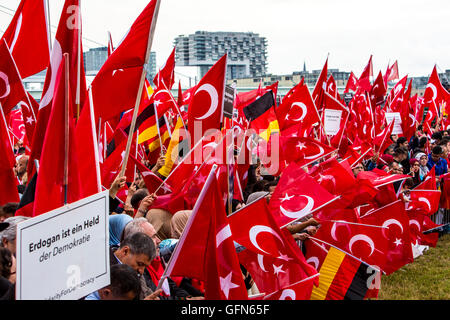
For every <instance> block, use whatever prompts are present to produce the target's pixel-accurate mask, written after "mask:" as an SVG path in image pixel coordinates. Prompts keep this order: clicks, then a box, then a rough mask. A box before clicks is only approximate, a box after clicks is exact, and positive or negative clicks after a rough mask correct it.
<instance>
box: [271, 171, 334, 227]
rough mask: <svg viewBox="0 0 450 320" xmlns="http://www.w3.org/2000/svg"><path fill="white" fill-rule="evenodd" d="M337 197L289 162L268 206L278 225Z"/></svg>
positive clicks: (297, 217) (310, 212) (317, 208)
mask: <svg viewBox="0 0 450 320" xmlns="http://www.w3.org/2000/svg"><path fill="white" fill-rule="evenodd" d="M336 199H337V198H336V197H334V196H333V195H331V194H330V193H329V192H328V191H327V190H325V189H324V188H323V187H322V186H320V185H319V184H318V183H317V182H316V181H314V179H313V178H311V177H310V176H309V175H308V174H307V173H305V172H304V171H303V169H302V168H301V167H300V166H299V165H297V164H295V163H291V164H290V165H289V166H288V167H287V168H286V169H285V170H284V172H283V175H282V176H281V178H280V181H279V182H278V185H277V187H276V189H275V191H274V193H273V195H272V197H271V199H270V203H269V207H270V210H271V212H272V214H273V215H274V218H275V220H276V222H277V224H278V226H280V227H283V226H284V225H286V224H288V223H290V222H293V221H295V220H298V219H301V218H303V217H305V216H307V215H309V214H312V213H313V212H315V211H317V210H319V209H321V208H323V207H324V206H326V205H328V204H330V203H332V202H333V201H335V200H336Z"/></svg>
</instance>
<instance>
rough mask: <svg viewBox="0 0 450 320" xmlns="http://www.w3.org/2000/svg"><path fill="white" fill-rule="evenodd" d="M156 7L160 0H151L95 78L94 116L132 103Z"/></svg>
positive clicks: (104, 115)
mask: <svg viewBox="0 0 450 320" xmlns="http://www.w3.org/2000/svg"><path fill="white" fill-rule="evenodd" d="M158 9H159V1H158V0H152V1H150V3H149V4H148V5H147V6H146V7H145V9H144V10H143V11H142V12H141V14H140V15H139V17H138V18H137V19H136V20H135V21H134V23H133V25H132V26H131V28H130V30H129V31H128V33H127V35H126V37H125V38H124V39H123V40H122V42H121V43H120V44H119V46H118V47H117V48H116V49H115V50H114V52H113V53H112V54H111V56H110V57H109V58H108V59H107V60H106V62H105V63H104V64H103V66H102V68H101V69H100V71H99V72H98V73H97V76H96V77H95V78H94V81H93V82H92V96H93V99H94V108H95V116H96V117H97V118H99V117H100V118H102V120H108V119H110V118H112V117H114V116H115V115H118V114H119V113H120V112H122V111H125V110H127V109H130V108H132V107H134V105H135V103H136V98H137V94H138V90H139V82H140V79H141V75H142V70H143V65H144V64H145V63H146V58H148V57H147V46H148V44H149V36H150V30H153V29H154V27H155V24H156V16H157V14H158ZM111 93H115V94H111ZM144 93H145V92H144Z"/></svg>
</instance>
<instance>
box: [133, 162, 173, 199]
mask: <svg viewBox="0 0 450 320" xmlns="http://www.w3.org/2000/svg"><path fill="white" fill-rule="evenodd" d="M130 159H131V160H132V161H133V162H134V164H135V165H136V168H137V169H138V170H139V172H140V173H141V175H142V178H143V179H144V182H145V186H146V188H147V189H148V192H150V194H152V193H154V192H155V191H156V189H157V188H159V186H161V188H159V190H158V193H157V195H158V196H159V195H164V194H167V193H170V192H172V189H171V187H170V186H169V185H168V184H167V183H165V182H164V181H162V180H161V179H160V178H159V177H158V176H157V175H156V174H154V173H153V172H152V171H151V170H150V169H149V168H147V167H146V166H144V165H143V164H142V162H140V161H139V160H138V159H136V158H135V157H134V156H133V155H131V154H130Z"/></svg>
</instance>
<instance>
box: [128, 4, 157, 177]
mask: <svg viewBox="0 0 450 320" xmlns="http://www.w3.org/2000/svg"><path fill="white" fill-rule="evenodd" d="M159 4H160V0H156V5H155V11H154V12H153V17H152V23H151V24H150V30H149V35H148V41H147V52H146V53H145V60H144V65H143V66H142V73H141V79H140V81H139V87H138V94H137V96H136V103H135V105H134V111H133V118H132V120H131V124H130V131H129V133H130V134H128V140H127V146H126V149H125V156H124V159H123V164H122V169H121V170H120V173H119V177H123V176H124V174H125V170H126V168H127V163H128V157H129V155H130V149H131V142H132V140H133V134H134V128H135V126H136V119H137V114H138V110H139V104H140V102H141V96H142V91H143V89H144V81H145V76H146V74H147V71H146V70H145V65H146V64H147V62H148V58H149V56H150V50H151V48H152V42H153V36H154V34H155V27H156V21H157V19H158V12H159ZM156 121H158V120H156Z"/></svg>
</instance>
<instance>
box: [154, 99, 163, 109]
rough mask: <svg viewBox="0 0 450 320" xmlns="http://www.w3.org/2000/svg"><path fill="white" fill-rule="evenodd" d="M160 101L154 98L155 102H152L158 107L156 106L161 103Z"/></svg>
mask: <svg viewBox="0 0 450 320" xmlns="http://www.w3.org/2000/svg"><path fill="white" fill-rule="evenodd" d="M161 103H162V102H161V101H159V100H155V102H153V104H154V105H155V107H157V108H158V106H159V105H160V104H161Z"/></svg>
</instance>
